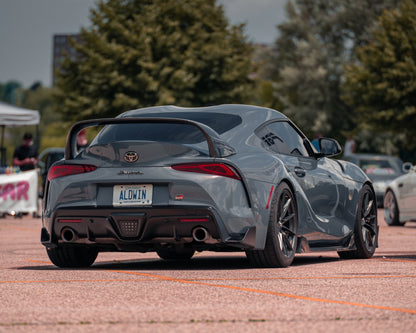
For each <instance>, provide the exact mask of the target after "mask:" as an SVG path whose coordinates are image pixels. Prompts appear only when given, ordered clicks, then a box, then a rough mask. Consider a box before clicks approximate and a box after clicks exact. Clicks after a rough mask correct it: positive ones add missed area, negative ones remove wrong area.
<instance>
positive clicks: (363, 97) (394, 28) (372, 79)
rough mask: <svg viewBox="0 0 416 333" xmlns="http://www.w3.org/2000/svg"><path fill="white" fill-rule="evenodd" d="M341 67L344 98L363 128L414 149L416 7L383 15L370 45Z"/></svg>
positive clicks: (407, 0) (406, 4) (405, 5)
mask: <svg viewBox="0 0 416 333" xmlns="http://www.w3.org/2000/svg"><path fill="white" fill-rule="evenodd" d="M357 60H358V62H356V63H351V64H350V65H348V66H346V81H345V84H344V85H343V90H344V99H345V101H346V102H348V103H349V104H350V105H351V106H352V107H353V108H354V109H355V112H354V114H355V115H356V116H357V117H359V120H360V121H361V122H362V123H364V124H365V125H366V126H367V127H368V128H371V129H373V130H376V131H378V132H383V133H389V132H390V133H393V134H394V135H395V136H396V137H399V138H401V139H402V140H403V142H404V144H405V145H406V147H407V148H409V149H411V148H414V147H416V143H415V140H414V130H415V128H416V2H415V1H414V0H404V1H403V2H402V3H401V4H400V6H399V8H398V9H394V10H392V11H384V12H383V14H382V16H381V17H380V19H379V27H378V28H377V29H376V30H375V31H374V40H373V41H372V42H371V43H369V44H368V45H365V46H362V47H360V48H358V49H357Z"/></svg>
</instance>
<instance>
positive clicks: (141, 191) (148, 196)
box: [113, 185, 153, 206]
mask: <svg viewBox="0 0 416 333" xmlns="http://www.w3.org/2000/svg"><path fill="white" fill-rule="evenodd" d="M152 196H153V185H114V187H113V206H148V205H151V204H152Z"/></svg>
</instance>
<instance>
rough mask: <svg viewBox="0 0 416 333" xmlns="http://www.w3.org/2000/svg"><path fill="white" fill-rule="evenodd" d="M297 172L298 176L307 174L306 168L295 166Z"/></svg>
mask: <svg viewBox="0 0 416 333" xmlns="http://www.w3.org/2000/svg"><path fill="white" fill-rule="evenodd" d="M295 173H296V175H297V176H298V177H305V175H306V172H305V169H303V168H301V167H295Z"/></svg>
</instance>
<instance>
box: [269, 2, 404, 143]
mask: <svg viewBox="0 0 416 333" xmlns="http://www.w3.org/2000/svg"><path fill="white" fill-rule="evenodd" d="M396 2H397V1H395V0H366V1H363V0H331V1H327V0H294V1H288V3H287V5H286V12H287V17H288V20H287V21H286V22H284V23H283V24H281V25H279V26H278V28H279V31H280V36H279V38H278V39H277V40H276V44H275V46H276V58H275V60H274V63H275V68H274V80H275V81H276V83H275V88H276V90H275V94H276V95H277V96H278V98H279V99H280V100H281V101H282V102H283V104H284V109H283V111H284V112H285V113H286V114H288V115H289V116H290V117H292V118H293V119H294V121H295V122H296V123H298V124H299V125H300V126H301V127H302V128H305V129H306V132H307V134H309V135H310V134H311V133H312V132H320V133H322V134H324V135H328V136H333V137H335V138H338V139H340V140H341V139H345V136H346V134H347V133H349V132H351V131H353V130H354V128H355V126H356V122H355V119H354V118H353V117H352V113H351V108H350V107H349V105H347V104H346V103H345V102H344V101H343V100H341V98H340V86H341V82H342V81H343V75H344V63H345V62H347V61H350V60H351V59H353V57H354V50H355V48H356V47H358V46H360V45H363V44H366V43H367V41H368V38H369V37H370V35H369V28H370V27H371V26H373V24H374V23H375V22H376V18H377V17H378V15H379V14H380V13H381V11H382V8H384V7H391V6H393V5H394V4H395V3H396Z"/></svg>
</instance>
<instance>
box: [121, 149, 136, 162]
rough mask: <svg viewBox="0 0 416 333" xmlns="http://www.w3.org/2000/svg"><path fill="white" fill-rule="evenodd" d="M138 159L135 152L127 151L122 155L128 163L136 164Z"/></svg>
mask: <svg viewBox="0 0 416 333" xmlns="http://www.w3.org/2000/svg"><path fill="white" fill-rule="evenodd" d="M138 159H139V155H138V154H137V153H136V152H135V151H128V152H127V153H125V154H124V160H125V161H126V162H128V163H133V162H136V161H137V160H138Z"/></svg>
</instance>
